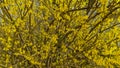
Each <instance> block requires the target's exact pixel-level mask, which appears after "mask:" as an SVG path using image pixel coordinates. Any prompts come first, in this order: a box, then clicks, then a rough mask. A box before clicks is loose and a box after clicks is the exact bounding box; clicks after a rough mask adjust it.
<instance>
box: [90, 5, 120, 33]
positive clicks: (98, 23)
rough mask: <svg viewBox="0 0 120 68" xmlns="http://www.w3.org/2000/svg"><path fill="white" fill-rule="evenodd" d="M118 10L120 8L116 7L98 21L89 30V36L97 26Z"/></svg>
mask: <svg viewBox="0 0 120 68" xmlns="http://www.w3.org/2000/svg"><path fill="white" fill-rule="evenodd" d="M118 8H120V7H116V8H114V9H113V10H112V11H110V12H109V13H108V14H106V15H105V16H104V17H103V19H102V20H101V21H99V22H98V23H97V24H96V25H95V26H94V27H93V28H91V30H90V31H89V34H90V33H91V32H92V31H93V30H94V29H95V28H96V27H97V26H98V25H99V24H101V23H102V22H103V21H104V20H105V19H106V18H107V17H108V16H109V15H110V14H112V12H114V11H115V10H117V9H118Z"/></svg>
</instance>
